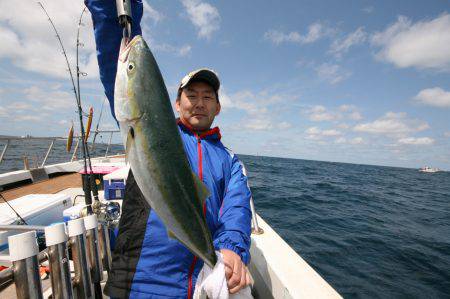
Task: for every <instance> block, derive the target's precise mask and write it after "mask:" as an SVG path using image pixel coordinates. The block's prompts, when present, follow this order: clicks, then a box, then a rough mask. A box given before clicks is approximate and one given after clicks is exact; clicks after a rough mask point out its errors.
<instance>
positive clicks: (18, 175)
mask: <svg viewBox="0 0 450 299" xmlns="http://www.w3.org/2000/svg"><path fill="white" fill-rule="evenodd" d="M11 138H13V137H11ZM14 138H15V137H14ZM25 138H33V137H31V136H27V137H25ZM40 138H42V137H40ZM52 138H56V137H52ZM0 139H3V141H6V146H5V148H4V149H3V151H2V155H1V157H0V163H1V160H2V159H3V157H4V156H5V155H6V154H7V149H8V148H7V146H8V144H9V142H10V141H9V140H8V136H1V137H0ZM19 139H20V138H19ZM58 139H64V138H58ZM110 143H111V139H110ZM110 143H109V144H108V147H107V150H108V149H109V147H110ZM51 146H53V143H52V145H51ZM50 154H51V148H50V149H49V150H48V151H47V155H46V157H45V160H44V161H43V162H42V163H40V165H39V167H37V168H36V169H24V170H19V171H12V172H8V173H3V174H0V190H2V191H1V193H0V194H2V197H3V198H4V199H5V200H6V201H7V202H8V203H9V205H8V204H2V205H1V206H0V214H2V213H7V214H8V215H9V216H8V217H9V218H8V219H9V220H8V223H5V225H0V230H2V231H3V233H5V231H6V233H7V234H8V236H9V237H10V238H9V242H10V243H11V242H12V241H14V239H11V236H13V237H15V238H17V239H20V238H22V236H23V235H26V234H27V233H23V231H28V233H29V231H31V232H32V233H34V232H38V235H39V232H42V231H43V230H45V233H46V234H45V237H46V238H48V237H47V230H52V229H53V230H55V229H57V226H58V225H59V226H61V225H60V224H56V225H55V224H54V223H55V222H59V223H64V221H68V223H69V224H68V226H69V235H70V234H71V232H70V230H71V226H72V231H74V230H75V229H74V228H73V227H74V226H75V225H78V224H77V223H78V222H77V221H79V220H80V219H81V221H82V220H83V219H84V223H85V225H89V224H86V223H91V222H89V221H90V220H89V219H90V218H89V219H87V218H88V217H90V216H87V217H84V218H83V216H85V215H86V214H85V209H83V207H84V206H85V204H84V200H83V198H82V197H80V195H82V194H83V189H82V180H81V176H82V174H80V172H82V169H83V163H82V162H81V161H78V160H75V159H72V160H71V161H67V162H63V163H57V164H52V165H47V164H46V160H47V158H48V156H49V155H50ZM91 161H92V166H93V167H111V169H112V168H114V169H115V171H112V172H111V173H110V174H108V175H107V176H105V177H104V179H105V182H107V181H108V182H109V184H110V183H111V181H114V180H123V182H124V184H126V177H127V173H128V165H127V164H126V161H125V157H124V156H123V155H108V153H106V155H104V156H100V157H95V158H92V160H91ZM37 173H39V174H40V175H36V174H37ZM250 185H251V184H250ZM108 191H109V190H100V191H99V200H100V203H101V205H102V207H103V209H100V211H98V215H97V216H98V218H99V221H100V223H106V224H107V226H108V227H110V228H111V227H114V226H116V225H117V223H118V217H119V211H120V205H121V203H122V199H121V193H120V192H119V193H117V192H113V193H111V194H113V195H114V196H112V195H111V194H110V193H108ZM116 191H117V190H116ZM111 197H113V199H112V198H111ZM45 200H47V201H51V200H53V201H55V202H58V203H52V204H48V205H44V206H42V205H37V206H39V207H36V202H40V201H42V202H45ZM33 203H34V206H33ZM115 205H116V206H115ZM117 206H118V207H119V210H118V209H117ZM11 207H12V209H11ZM115 207H116V208H115ZM251 208H252V235H251V248H250V253H251V257H252V258H251V262H250V264H249V270H250V273H251V275H252V277H253V280H254V284H253V286H252V294H253V296H254V297H255V298H342V297H341V295H340V294H339V293H338V292H337V291H336V290H335V289H334V288H333V287H332V286H331V285H330V284H329V283H328V282H327V281H326V280H325V279H324V278H323V277H322V276H321V275H320V274H319V273H318V272H316V271H315V270H314V269H313V267H311V266H310V265H309V264H308V263H307V262H306V261H305V260H304V259H303V258H302V257H301V256H300V255H299V254H298V253H297V252H295V251H294V250H293V249H292V248H291V246H289V244H287V243H286V241H284V240H283V238H281V237H280V236H279V235H278V234H277V233H276V232H275V230H274V229H273V228H272V227H271V226H270V225H269V224H268V223H267V222H266V221H264V219H263V218H262V217H261V216H260V215H258V214H257V213H256V211H255V207H254V204H253V199H252V201H251ZM13 209H14V211H13ZM25 210H27V211H28V212H27V213H28V214H26V213H24V211H25ZM83 211H84V212H83ZM21 214H23V215H21ZM25 214H26V215H25ZM30 215H31V216H30ZM33 215H42V217H41V219H40V220H39V219H37V218H36V217H35V218H36V219H35V220H34V221H30V219H32V218H33ZM108 217H109V218H108ZM21 218H24V219H23V220H25V222H26V223H27V225H24V224H23V223H21ZM105 219H106V220H105ZM88 220H89V221H88ZM28 221H30V223H28ZM2 223H3V222H2ZM50 223H53V225H52V226H48V225H49V224H50ZM95 223H97V222H95ZM62 227H65V225H62ZM102 227H103V226H102V225H100V226H98V233H99V236H100V237H99V243H100V244H106V245H101V246H100V253H101V254H100V255H101V262H100V264H101V265H102V266H98V267H97V270H98V271H100V270H101V275H100V274H98V275H97V276H96V275H95V273H97V272H98V271H97V272H95V271H93V270H91V272H90V274H91V275H89V271H88V269H87V268H89V266H88V264H86V263H84V266H83V263H82V261H80V260H79V256H82V254H87V253H86V251H85V250H84V251H83V250H82V249H81V248H83V246H78V247H77V246H76V245H77V244H78V245H79V244H84V243H83V240H85V239H84V237H85V235H87V243H86V244H88V245H89V244H95V242H93V243H92V242H91V243H89V240H91V239H92V238H93V237H92V236H93V235H92V234H93V233H92V232H93V231H96V230H95V229H91V230H90V231H92V232H91V234H89V230H88V232H86V233H85V232H83V233H81V234H80V235H79V236H78V235H76V236H71V235H70V236H71V237H70V238H69V240H68V241H67V242H66V239H64V238H63V239H61V242H60V243H58V244H57V245H52V246H49V247H48V248H40V250H41V251H40V252H37V251H36V252H34V255H33V256H30V257H27V258H25V259H22V260H16V261H13V262H10V260H11V256H12V254H11V252H9V253H8V249H7V248H4V249H3V252H1V253H0V267H1V268H0V269H2V268H3V270H2V271H0V298H31V297H32V296H33V295H36V296H38V297H37V298H39V297H41V298H42V297H44V298H48V297H49V296H50V295H52V294H55V296H54V297H58V294H59V295H60V294H64V291H66V292H68V291H69V289H70V288H72V287H73V292H76V294H80V292H81V294H82V292H83V281H85V283H87V284H86V285H89V282H86V281H89V279H91V280H92V282H93V285H94V286H95V285H97V286H98V287H99V288H101V287H103V286H104V283H105V282H106V278H107V275H108V269H109V268H108V267H110V266H108V252H107V249H108V248H109V241H108V234H103V239H102V238H101V235H102V234H101V232H102ZM49 228H51V229H49ZM60 234H61V232H60ZM41 235H42V233H41ZM63 235H65V234H64V233H63ZM95 235H96V233H95V234H94V236H95ZM28 237H29V236H28ZM23 238H25V237H23ZM52 238H53V237H52ZM21 242H25V241H23V240H22V239H21ZM77 242H78V243H77ZM79 242H81V243H79ZM102 242H103V243H102ZM69 243H70V246H71V250H72V260H71V261H70V262H69V263H68V266H67V267H68V268H67V269H68V270H67V271H68V273H69V274H67V275H69V276H68V277H69V278H67V277H66V280H65V279H64V277H62V276H58V275H53V272H52V271H54V269H55V268H57V269H59V270H61V269H63V268H64V267H63V266H64V265H63V264H61V263H59V262H61V261H59V262H56V266H55V260H52V259H51V258H50V259H49V256H51V255H50V252H53V254H54V248H60V249H61V248H66V246H67V245H68V244H69ZM4 245H5V244H4ZM9 245H10V248H9V249H11V244H9ZM13 246H15V245H13ZM55 246H60V247H55ZM61 246H62V247H61ZM86 246H87V245H86ZM4 247H5V246H4ZM44 247H45V245H44ZM84 247H85V246H84ZM14 248H15V247H14ZM77 248H78V249H77ZM14 250H16V249H14ZM52 250H53V251H52ZM61 250H62V251H61V252H64V250H63V249H61ZM74 250H80V251H79V252H78V251H76V252H75V253H74ZM83 252H84V253H83ZM88 252H90V253H92V252H95V250H93V249H90V250H88ZM8 254H9V256H8ZM14 255H17V254H14ZM93 256H95V255H92V254H88V258H87V259H88V260H89V262H90V263H91V267H92V269H94V267H93V266H92V265H96V263H97V265H98V264H99V261H98V257H97V261H96V260H95V257H93ZM13 260H14V258H13ZM29 260H30V261H34V262H29ZM45 260H49V261H45ZM62 260H63V261H64V259H62ZM21 262H23V264H21ZM25 262H26V263H25ZM49 262H50V270H51V271H50V278H47V279H43V278H41V277H40V276H36V275H37V274H36V275H35V276H32V275H28V276H27V275H25V276H20V275H22V274H20V273H22V272H19V270H20V268H21V267H20V266H23V267H24V265H25V264H26V267H27V268H26V271H28V273H34V272H35V273H38V272H37V271H39V269H41V270H42V266H44V268H45V265H47V264H46V263H49ZM109 262H110V260H109ZM11 265H14V266H11ZM52 265H53V266H52ZM23 267H22V268H23ZM18 269H19V270H18ZM52 269H53V270H52ZM99 269H100V270H99ZM26 271H25V272H26ZM33 271H34V272H33ZM60 272H61V271H60ZM14 273H16V275H14ZM70 273H71V274H70ZM19 274H20V275H19ZM33 277H34V278H33ZM70 277H71V278H70ZM96 277H97V278H96ZM100 278H101V280H100ZM67 279H68V280H67ZM83 279H84V280H83ZM70 280H72V283H73V284H71V283H70ZM68 281H69V282H68ZM86 285H85V286H86ZM70 291H72V289H70ZM84 291H86V290H84ZM96 294H97V296H102V297H103V298H107V297H106V296H104V295H101V291H99V293H96ZM98 294H100V295H98ZM78 296H81V297H83V296H82V295H78ZM97 296H96V298H97ZM75 297H76V296H75Z"/></svg>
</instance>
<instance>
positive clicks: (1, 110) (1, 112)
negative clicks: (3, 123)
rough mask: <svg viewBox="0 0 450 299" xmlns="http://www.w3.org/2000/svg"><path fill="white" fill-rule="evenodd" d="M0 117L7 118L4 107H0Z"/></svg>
mask: <svg viewBox="0 0 450 299" xmlns="http://www.w3.org/2000/svg"><path fill="white" fill-rule="evenodd" d="M0 117H8V110H7V109H6V108H4V107H0Z"/></svg>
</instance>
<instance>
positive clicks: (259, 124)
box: [244, 118, 273, 131]
mask: <svg viewBox="0 0 450 299" xmlns="http://www.w3.org/2000/svg"><path fill="white" fill-rule="evenodd" d="M244 126H245V127H246V128H247V129H251V130H261V131H264V130H270V129H272V128H273V124H272V123H271V121H270V120H268V119H263V118H252V119H250V120H249V121H247V122H246V123H245V125H244Z"/></svg>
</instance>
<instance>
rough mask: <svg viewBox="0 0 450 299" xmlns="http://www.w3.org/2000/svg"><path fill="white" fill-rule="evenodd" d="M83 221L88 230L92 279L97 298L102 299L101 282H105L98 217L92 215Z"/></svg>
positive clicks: (87, 238) (87, 237)
mask: <svg viewBox="0 0 450 299" xmlns="http://www.w3.org/2000/svg"><path fill="white" fill-rule="evenodd" d="M83 219H84V226H85V228H86V240H87V250H88V258H89V262H90V265H91V278H92V283H93V286H94V293H95V298H102V289H101V287H100V282H101V281H102V280H103V264H102V259H101V257H100V248H99V240H98V229H97V227H98V221H97V216H96V215H95V214H92V215H89V216H86V217H84V218H83Z"/></svg>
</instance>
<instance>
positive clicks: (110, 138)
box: [105, 132, 114, 158]
mask: <svg viewBox="0 0 450 299" xmlns="http://www.w3.org/2000/svg"><path fill="white" fill-rule="evenodd" d="M113 134H114V132H111V135H110V136H109V142H108V146H107V147H106V153H105V158H106V157H108V151H109V146H110V145H111V141H112V137H113Z"/></svg>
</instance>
